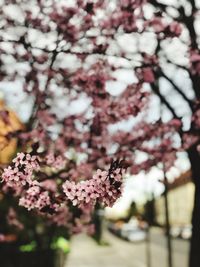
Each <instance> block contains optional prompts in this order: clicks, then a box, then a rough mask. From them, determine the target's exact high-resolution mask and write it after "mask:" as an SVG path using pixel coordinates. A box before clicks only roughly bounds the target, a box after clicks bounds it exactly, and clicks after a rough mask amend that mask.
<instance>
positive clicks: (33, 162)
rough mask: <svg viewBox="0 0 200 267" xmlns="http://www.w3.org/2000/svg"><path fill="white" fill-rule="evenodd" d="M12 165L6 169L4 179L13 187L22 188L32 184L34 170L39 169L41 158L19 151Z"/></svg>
mask: <svg viewBox="0 0 200 267" xmlns="http://www.w3.org/2000/svg"><path fill="white" fill-rule="evenodd" d="M12 163H13V164H12V166H8V168H5V169H4V172H3V174H2V180H3V181H4V182H5V183H6V184H7V186H9V187H11V188H22V187H23V186H25V185H27V184H29V185H30V184H32V182H33V181H32V176H33V172H34V171H38V170H39V168H40V167H39V158H38V157H37V156H31V155H30V154H24V153H18V154H17V157H16V158H14V159H13V161H12Z"/></svg>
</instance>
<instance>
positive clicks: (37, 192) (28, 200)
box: [19, 182, 51, 210]
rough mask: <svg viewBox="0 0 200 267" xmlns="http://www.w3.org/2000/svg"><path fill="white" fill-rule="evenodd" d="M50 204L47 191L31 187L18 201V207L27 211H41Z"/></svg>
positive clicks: (34, 186)
mask: <svg viewBox="0 0 200 267" xmlns="http://www.w3.org/2000/svg"><path fill="white" fill-rule="evenodd" d="M50 204H51V202H50V197H49V193H48V191H42V189H41V187H40V186H38V185H37V182H36V184H35V185H32V186H31V187H30V188H29V189H28V190H27V191H26V192H25V194H24V196H23V197H21V198H20V199H19V205H20V206H23V207H25V208H27V209H28V210H32V209H37V210H42V209H43V208H45V207H47V206H49V205H50Z"/></svg>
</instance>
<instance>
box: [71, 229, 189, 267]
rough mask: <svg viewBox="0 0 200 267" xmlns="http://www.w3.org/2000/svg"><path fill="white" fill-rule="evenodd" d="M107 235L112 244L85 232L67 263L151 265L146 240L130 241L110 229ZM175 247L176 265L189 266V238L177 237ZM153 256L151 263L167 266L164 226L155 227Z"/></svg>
mask: <svg viewBox="0 0 200 267" xmlns="http://www.w3.org/2000/svg"><path fill="white" fill-rule="evenodd" d="M104 239H105V240H106V241H108V242H109V245H108V246H98V245H97V244H96V243H95V242H94V241H93V240H92V239H91V238H89V237H87V236H85V235H78V236H76V237H74V238H73V240H72V248H71V253H70V255H69V257H68V261H67V264H66V267H147V264H146V257H145V252H146V243H145V242H141V243H137V244H133V243H129V242H126V241H124V240H121V239H119V238H117V237H115V236H113V235H112V234H110V233H109V232H107V231H106V232H105V234H104ZM173 248H174V267H187V261H188V248H189V244H188V242H186V241H181V240H176V241H174V242H173ZM151 257H152V261H151V263H152V264H151V267H167V264H166V259H167V254H166V249H165V238H164V237H163V234H162V233H161V232H160V230H153V231H151Z"/></svg>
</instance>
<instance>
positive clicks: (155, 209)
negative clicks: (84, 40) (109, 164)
mask: <svg viewBox="0 0 200 267" xmlns="http://www.w3.org/2000/svg"><path fill="white" fill-rule="evenodd" d="M23 2H26V1H0V4H1V7H2V10H3V11H1V13H0V15H1V16H2V21H1V24H2V25H1V26H2V28H1V32H0V36H1V40H0V41H1V43H0V45H1V50H2V51H5V50H7V51H8V52H7V54H4V52H2V57H1V61H2V62H3V63H2V64H1V65H2V66H3V67H2V72H3V71H4V67H5V66H6V67H8V69H9V68H10V69H11V70H9V71H8V73H12V71H13V72H15V71H16V70H15V69H17V71H18V72H19V74H20V75H21V76H23V74H24V73H25V72H26V68H27V66H26V64H24V62H23V63H22V62H20V59H16V62H13V61H12V59H11V58H9V53H10V54H12V53H13V52H12V48H11V47H10V44H9V41H8V40H9V39H10V37H13V36H14V40H16V39H15V38H16V36H20V34H21V33H20V29H18V30H19V32H18V31H16V29H15V30H14V31H13V29H6V27H4V26H5V25H4V21H3V15H5V14H6V16H7V17H8V18H9V19H11V20H13V19H14V20H16V21H18V20H19V21H20V8H18V7H20V5H21V4H22V3H23ZM33 2H34V8H35V9H36V11H37V5H39V6H40V3H39V4H38V3H37V1H36V3H35V1H33ZM38 2H40V1H38ZM47 2H48V1H47ZM50 2H51V1H50ZM53 2H55V3H56V4H58V3H57V2H59V4H60V5H63V4H64V5H65V3H64V2H65V1H53ZM76 2H77V1H71V0H70V1H67V4H66V6H67V7H68V6H72V7H73V6H74V5H76V4H77V3H76ZM86 2H87V1H86ZM93 2H94V3H95V2H98V1H89V3H90V4H91V3H93ZM126 2H128V1H119V2H118V1H115V0H111V1H109V3H108V2H106V5H107V8H108V10H111V11H112V10H113V11H112V12H111V13H112V14H115V9H117V8H116V7H118V5H119V7H120V5H122V6H123V5H126ZM129 2H131V3H132V4H134V5H136V9H137V6H139V5H140V4H141V3H142V2H145V3H146V2H147V4H146V5H145V8H144V10H143V12H144V13H145V17H146V21H147V22H148V20H151V19H152V17H153V16H154V15H155V14H156V15H157V16H158V17H159V18H160V17H162V19H163V20H164V22H166V23H168V22H169V23H171V21H173V20H174V21H178V23H181V24H182V31H181V34H180V35H179V36H176V37H175V38H174V39H168V38H167V37H162V32H164V30H161V34H160V36H161V37H160V40H159V38H158V34H157V33H156V34H155V32H154V31H156V30H155V29H154V31H152V32H151V31H149V32H148V30H147V31H144V32H140V33H138V32H137V31H136V32H131V33H130V32H122V33H121V32H120V35H119V36H118V37H117V39H113V40H112V41H113V42H112V44H110V42H108V43H109V51H110V54H111V55H110V56H108V58H109V60H110V62H112V64H116V65H118V66H120V68H118V67H116V70H115V71H114V74H113V76H114V77H115V80H109V81H106V91H107V92H109V94H110V95H111V96H119V95H120V94H121V92H123V90H124V89H125V88H126V87H127V86H128V85H131V84H133V83H136V82H137V81H138V75H137V73H136V72H137V71H136V70H137V68H142V67H141V66H142V65H141V63H138V62H139V61H141V58H142V56H143V55H144V54H145V53H146V54H150V55H151V56H152V57H153V56H154V55H155V56H156V57H157V58H158V59H159V70H157V69H156V70H154V71H155V73H154V75H155V77H154V79H155V80H156V82H155V84H154V81H153V83H152V81H148V79H147V81H146V82H144V88H145V90H146V91H147V92H152V94H151V96H150V101H149V103H148V112H145V115H144V114H139V115H138V116H136V117H135V118H130V119H128V120H124V121H122V122H119V123H117V124H115V125H112V126H111V127H110V132H117V131H121V130H123V131H125V132H127V133H128V132H131V131H134V125H137V122H138V121H140V120H141V119H143V117H144V116H145V121H146V122H147V123H148V124H152V125H153V123H155V121H158V120H161V121H162V122H163V123H165V122H168V121H169V120H171V119H172V118H173V117H174V114H175V115H176V118H180V119H181V122H182V131H183V132H186V133H188V132H189V131H190V128H191V120H192V118H193V111H194V109H192V108H191V105H192V104H191V103H193V101H196V100H198V99H199V98H198V97H199V94H197V93H196V90H199V89H196V88H195V86H196V87H198V86H200V84H199V80H200V79H199V75H200V70H199V68H200V67H199V66H200V53H199V49H200V48H199V44H200V37H199V35H200V12H199V6H200V1H198V0H196V1H192V0H191V1H189V0H188V1H187V0H180V1H179V0H171V1H169V0H168V1H164V0H161V1H157V0H152V1H129ZM55 3H53V4H55ZM25 4H28V3H25ZM35 5H36V7H35ZM50 5H51V4H50ZM76 8H77V7H76ZM104 8H105V6H104ZM37 12H39V11H37ZM37 12H36V13H37ZM162 12H163V13H162ZM161 13H162V15H161ZM99 16H100V18H101V14H100V15H99ZM102 18H103V15H102ZM187 19H188V20H189V19H190V20H192V24H193V25H194V28H193V30H194V32H195V38H196V39H195V45H194V47H192V44H191V43H193V39H192V38H194V36H193V37H192V36H191V31H190V30H191V29H190V28H189V26H188V25H190V24H188V23H187ZM122 21H123V19H122ZM190 22H191V21H190ZM122 23H123V22H122ZM11 24H12V23H11ZM155 25H156V23H155ZM12 26H13V24H12ZM112 27H114V26H113V25H112ZM138 27H139V26H138ZM163 34H164V33H163ZM3 38H5V39H6V38H7V39H6V40H7V41H3ZM29 38H30V42H33V43H34V44H35V45H38V46H39V47H42V45H45V47H46V46H47V47H51V45H53V44H54V43H55V40H54V36H53V35H52V36H50V35H49V36H48V38H47V37H46V36H43V35H42V34H41V35H39V33H38V32H37V31H33V32H32V34H31V37H30V36H29ZM162 38H163V39H162ZM105 43H106V41H105ZM106 44H107V43H106ZM65 45H66V44H65ZM84 46H87V44H83V47H84ZM118 46H119V51H122V53H121V54H120V58H119V59H116V58H115V55H114V54H115V51H118V50H117V48H116V47H118ZM191 51H193V52H194V51H195V53H196V58H195V59H194V58H193V61H192V59H191V55H190V54H191ZM123 55H127V57H128V60H127V61H126V60H125V59H123ZM141 55H142V56H141ZM197 55H198V56H197ZM95 60H96V59H95ZM130 60H131V61H132V64H133V66H132V69H131V68H130V66H129V61H130ZM142 60H143V59H142ZM97 61H98V59H97ZM27 62H29V60H28V59H27ZM113 62H114V63H113ZM194 62H195V63H194ZM192 63H194V64H198V66H197V65H195V67H196V73H194V69H195V68H193V69H191V64H192ZM76 64H77V65H80V62H78V63H77V61H76V58H73V57H71V58H70V56H69V57H65V58H64V57H63V58H62V56H61V57H60V58H58V60H57V66H59V67H62V68H65V66H67V67H68V66H69V65H70V67H71V68H72V69H73V68H74V69H75V68H76V66H77V65H76ZM154 64H155V65H156V63H150V68H152V69H154V67H155V66H154ZM144 65H145V64H144ZM145 67H146V65H145ZM133 69H134V71H133ZM2 75H3V74H2ZM20 75H19V76H20ZM194 76H195V78H194ZM5 77H7V76H6V75H5ZM13 77H14V79H13V78H11V79H2V81H1V82H0V99H1V100H0V107H2V106H3V107H6V108H8V109H9V110H10V111H11V112H12V113H11V117H12V119H11V121H12V123H13V125H14V127H15V129H17V130H19V129H20V130H21V129H23V127H24V125H26V123H27V121H28V120H29V118H30V116H31V113H32V110H33V107H34V104H35V99H34V96H33V95H31V94H29V92H26V91H25V90H24V86H23V82H24V81H23V79H21V78H20V77H18V76H17V75H16V76H13ZM148 78H149V77H148ZM154 79H153V80H154ZM194 79H196V80H197V82H196V80H195V81H194ZM150 80H151V79H150ZM153 84H154V85H153ZM54 86H55V84H54ZM194 88H195V89H194ZM199 91H200V90H199ZM54 101H55V102H54V103H53V104H52V106H53V109H54V112H55V114H57V116H58V117H60V118H62V117H64V116H68V115H74V114H78V113H80V112H81V111H84V110H86V109H87V108H88V107H90V105H91V102H90V101H89V99H88V98H87V97H85V96H81V98H80V99H78V100H77V99H76V101H74V102H73V101H72V103H70V104H69V103H68V102H67V96H66V95H65V97H64V98H63V95H62V92H60V91H59V90H57V91H56V94H55V99H54ZM66 103H67V105H66ZM190 104H191V105H190ZM66 106H68V108H67V110H66ZM0 127H1V129H0V132H1V131H3V129H4V128H5V127H4V124H3V119H1V120H0ZM51 130H52V133H53V134H52V135H53V139H54V140H55V139H56V134H57V132H58V129H51ZM1 135H2V133H1ZM196 135H197V137H199V135H200V133H199V130H198V131H197V134H196ZM176 138H177V139H176V145H177V147H178V146H179V145H180V143H181V141H180V137H178V136H177V137H176ZM198 142H199V141H198ZM152 145H154V144H152ZM16 148H17V140H16V139H12V140H11V141H10V143H9V145H8V146H7V147H6V149H5V150H2V151H1V153H0V162H1V164H4V165H5V164H7V163H8V162H9V160H10V157H11V156H12V155H13V154H14V153H15V152H16ZM135 154H136V155H135V159H136V161H137V163H138V164H140V163H142V162H144V161H145V160H146V154H145V153H143V152H141V151H136V152H135ZM195 163H197V165H198V164H199V163H200V162H195ZM199 178H200V177H199ZM195 179H196V177H195ZM195 186H197V183H196V182H194V177H193V170H192V167H191V157H188V150H187V149H182V150H180V151H178V152H177V157H176V159H175V160H174V162H173V166H171V167H170V168H169V169H168V170H167V171H166V172H163V170H162V169H161V168H160V165H157V164H155V166H154V165H152V167H151V169H150V171H148V172H146V171H145V170H143V169H142V168H141V170H140V171H139V172H138V173H137V174H126V175H125V178H124V185H123V193H122V196H121V197H120V198H119V199H118V200H117V202H116V203H115V204H114V206H113V207H112V208H105V209H104V208H102V206H99V207H98V208H97V209H96V210H95V213H94V215H93V220H94V225H95V233H94V236H93V238H91V237H89V236H88V235H86V234H83V233H80V234H78V235H75V236H73V237H72V238H71V239H70V240H69V239H68V238H67V237H66V238H65V240H62V241H63V243H62V241H61V243H62V244H61V245H59V246H61V247H64V251H65V253H66V255H67V256H66V262H65V266H66V267H67V266H68V267H99V266H104V267H160V266H162V267H172V266H173V267H186V266H188V262H189V253H190V242H191V238H192V224H191V220H192V213H193V208H194V199H195ZM0 205H1V202H0ZM199 214H200V210H199ZM199 245H200V244H199ZM26 249H27V248H25V250H26ZM0 265H1V264H0ZM197 266H200V262H199V263H197V262H196V265H191V266H190V267H197ZM3 267H6V266H3ZM7 267H10V266H7ZM46 267H47V266H46Z"/></svg>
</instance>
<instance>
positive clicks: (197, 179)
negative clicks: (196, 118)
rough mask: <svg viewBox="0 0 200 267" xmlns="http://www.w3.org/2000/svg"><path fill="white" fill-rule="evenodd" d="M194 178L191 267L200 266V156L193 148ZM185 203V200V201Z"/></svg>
mask: <svg viewBox="0 0 200 267" xmlns="http://www.w3.org/2000/svg"><path fill="white" fill-rule="evenodd" d="M188 156H189V159H190V163H191V169H192V178H193V182H194V184H195V196H194V208H193V214H192V228H193V229H192V238H191V246H190V258H189V267H199V266H200V155H199V153H198V151H197V149H196V146H193V147H191V148H190V149H189V151H188ZM183 201H184V200H183Z"/></svg>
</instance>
